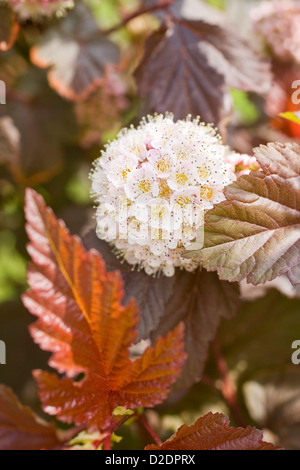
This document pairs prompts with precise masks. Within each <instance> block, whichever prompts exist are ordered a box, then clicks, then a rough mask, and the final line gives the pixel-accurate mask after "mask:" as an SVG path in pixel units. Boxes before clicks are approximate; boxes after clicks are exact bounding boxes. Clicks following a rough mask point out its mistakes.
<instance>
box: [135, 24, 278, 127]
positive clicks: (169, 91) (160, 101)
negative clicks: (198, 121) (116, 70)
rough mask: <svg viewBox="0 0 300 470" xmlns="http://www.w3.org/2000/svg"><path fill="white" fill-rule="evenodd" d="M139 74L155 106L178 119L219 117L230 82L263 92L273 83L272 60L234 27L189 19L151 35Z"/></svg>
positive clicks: (214, 119)
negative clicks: (271, 79) (249, 43)
mask: <svg viewBox="0 0 300 470" xmlns="http://www.w3.org/2000/svg"><path fill="white" fill-rule="evenodd" d="M245 63H247V68H245V66H244V64H245ZM135 77H136V80H137V85H138V90H139V93H140V95H141V96H142V97H147V99H148V100H149V102H150V105H151V110H152V108H153V109H154V110H155V111H157V112H166V111H170V112H172V113H174V115H175V118H176V119H180V118H185V117H186V116H187V114H192V115H198V114H200V115H201V118H202V120H204V121H206V122H215V123H216V122H218V121H219V120H220V117H221V114H222V108H223V104H224V103H223V102H224V98H225V95H224V93H225V90H226V88H228V87H231V88H238V89H240V90H243V91H254V92H257V93H264V92H265V91H267V89H268V87H269V85H270V73H269V66H268V64H267V63H265V62H264V61H263V60H261V59H260V58H259V56H258V55H257V54H256V53H255V52H254V51H253V50H252V48H251V47H250V46H249V45H248V44H247V43H246V42H245V41H244V40H243V39H241V38H240V37H239V36H238V35H237V34H236V32H235V31H232V30H228V29H225V28H223V27H220V26H217V25H212V24H208V23H205V22H203V21H189V20H184V19H181V20H180V19H178V20H175V21H174V22H173V23H172V25H171V26H170V27H167V26H165V25H163V26H161V28H160V29H159V30H158V31H156V32H154V33H153V34H152V35H151V36H150V37H149V38H148V39H147V41H146V44H145V52H144V57H143V59H142V61H141V63H140V65H139V66H138V68H137V70H136V72H135ZM178 90H181V92H180V93H178Z"/></svg>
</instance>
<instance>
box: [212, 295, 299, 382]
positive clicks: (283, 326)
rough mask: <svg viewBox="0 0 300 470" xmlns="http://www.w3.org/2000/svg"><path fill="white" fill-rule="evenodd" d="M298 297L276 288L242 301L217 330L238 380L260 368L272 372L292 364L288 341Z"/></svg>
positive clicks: (295, 321) (295, 320)
mask: <svg viewBox="0 0 300 470" xmlns="http://www.w3.org/2000/svg"><path fill="white" fill-rule="evenodd" d="M299 312H300V299H288V298H287V297H286V296H284V295H282V294H280V293H279V292H278V291H276V290H270V291H269V292H268V294H267V295H266V296H264V297H262V298H260V299H258V300H255V301H251V302H243V303H242V305H241V307H240V309H239V311H238V312H237V314H236V315H235V317H234V318H233V319H232V320H231V321H230V322H223V323H222V325H221V328H220V331H219V338H220V341H221V349H222V352H223V355H224V357H225V358H226V362H227V363H228V366H229V368H230V370H232V371H236V370H237V369H239V364H243V367H242V370H240V372H239V382H240V383H243V382H245V381H248V380H252V378H253V376H255V375H256V374H257V373H258V372H260V371H266V370H274V371H276V372H278V371H280V370H281V369H283V368H285V367H288V366H290V365H292V362H291V356H292V352H293V350H292V349H291V345H292V342H293V340H294V339H297V333H296V332H297V331H299Z"/></svg>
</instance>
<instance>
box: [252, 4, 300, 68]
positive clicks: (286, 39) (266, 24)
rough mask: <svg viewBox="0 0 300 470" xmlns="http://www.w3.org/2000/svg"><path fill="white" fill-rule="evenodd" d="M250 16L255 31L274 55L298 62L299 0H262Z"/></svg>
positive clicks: (299, 46)
mask: <svg viewBox="0 0 300 470" xmlns="http://www.w3.org/2000/svg"><path fill="white" fill-rule="evenodd" d="M251 16H252V20H253V23H254V28H255V31H256V32H257V33H259V35H260V36H261V37H262V38H263V40H264V42H265V44H266V45H267V46H268V47H269V48H270V49H271V51H272V53H273V54H274V55H275V56H277V57H278V58H279V59H282V60H284V61H286V60H293V61H296V62H298V63H300V28H299V23H300V2H299V1H293V0H282V1H279V0H275V1H272V2H270V1H264V2H262V3H260V4H259V5H258V6H257V7H256V8H255V9H254V10H253V11H252V14H251Z"/></svg>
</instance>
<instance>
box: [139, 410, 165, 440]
mask: <svg viewBox="0 0 300 470" xmlns="http://www.w3.org/2000/svg"><path fill="white" fill-rule="evenodd" d="M137 418H138V420H139V421H140V423H141V424H142V425H143V426H144V428H145V429H146V430H147V431H148V433H149V434H150V436H151V437H152V439H153V440H154V442H155V443H156V444H157V445H158V446H161V445H162V440H161V439H160V437H159V436H158V435H157V434H156V432H155V431H154V429H153V428H152V427H151V425H150V424H149V423H148V421H147V419H146V417H145V415H141V414H137Z"/></svg>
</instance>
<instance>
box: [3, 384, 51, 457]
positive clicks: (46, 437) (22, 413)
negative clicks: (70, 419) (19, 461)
mask: <svg viewBox="0 0 300 470" xmlns="http://www.w3.org/2000/svg"><path fill="white" fill-rule="evenodd" d="M59 445H60V442H59V440H58V437H57V435H56V431H55V426H54V425H53V424H47V423H45V422H44V421H42V420H41V419H40V418H38V417H37V416H36V415H35V414H34V413H33V411H32V410H31V409H30V408H28V407H24V406H22V405H21V404H20V403H19V401H18V399H17V398H16V397H15V395H14V393H13V392H12V390H11V389H10V388H8V387H5V386H4V385H0V450H41V449H53V448H55V447H58V446H59Z"/></svg>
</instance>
